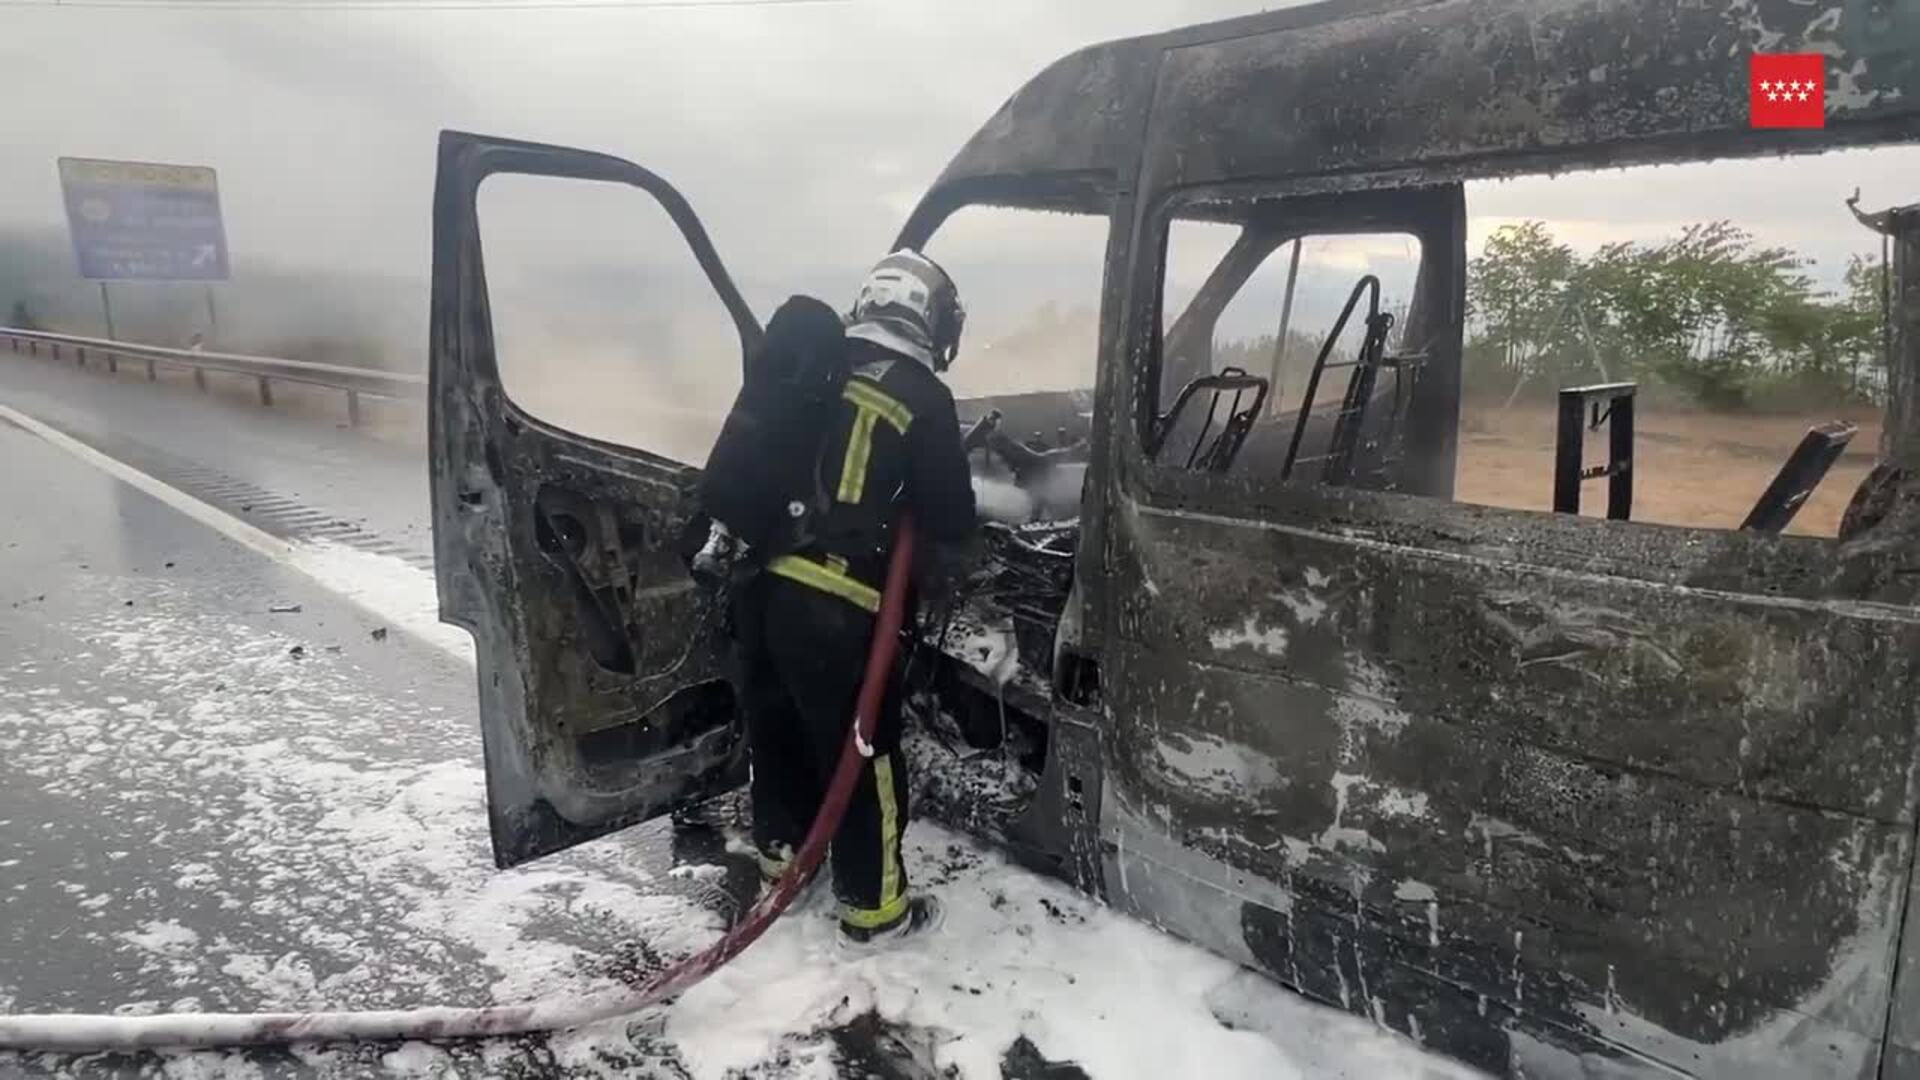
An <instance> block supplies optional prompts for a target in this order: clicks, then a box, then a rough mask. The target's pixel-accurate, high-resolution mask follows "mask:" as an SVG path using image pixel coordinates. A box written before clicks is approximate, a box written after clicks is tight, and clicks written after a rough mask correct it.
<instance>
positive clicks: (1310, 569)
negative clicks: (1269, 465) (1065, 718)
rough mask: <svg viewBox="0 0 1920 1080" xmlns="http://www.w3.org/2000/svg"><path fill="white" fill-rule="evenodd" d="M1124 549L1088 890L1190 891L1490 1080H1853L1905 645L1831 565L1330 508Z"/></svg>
mask: <svg viewBox="0 0 1920 1080" xmlns="http://www.w3.org/2000/svg"><path fill="white" fill-rule="evenodd" d="M1282 522H1285V524H1282ZM1123 524H1124V525H1125V526H1126V535H1125V538H1124V540H1123V542H1122V543H1121V544H1120V552H1121V563H1120V565H1121V567H1122V569H1121V570H1120V573H1119V579H1120V581H1121V583H1122V587H1121V588H1120V589H1119V590H1118V592H1119V594H1120V595H1121V596H1123V597H1126V599H1123V600H1122V601H1121V608H1120V611H1119V613H1118V625H1119V627H1120V629H1121V634H1120V636H1121V638H1122V645H1121V648H1120V649H1119V650H1118V655H1117V658H1116V667H1117V669H1118V674H1117V676H1116V677H1115V678H1113V679H1111V680H1110V684H1109V685H1110V686H1111V688H1112V689H1111V691H1110V693H1111V694H1112V695H1113V715H1114V718H1115V731H1114V732H1113V734H1112V744H1113V746H1114V747H1115V748H1116V749H1115V753H1114V754H1113V755H1112V767H1111V768H1110V771H1109V773H1108V776H1107V786H1106V790H1107V793H1108V809H1109V811H1110V814H1103V820H1106V821H1108V822H1109V824H1110V825H1111V826H1112V827H1113V828H1114V830H1115V832H1114V835H1112V836H1111V837H1110V839H1111V840H1112V841H1113V843H1112V845H1111V847H1112V848H1113V849H1114V850H1116V851H1117V852H1119V858H1118V860H1117V862H1116V867H1115V871H1116V872H1115V874H1114V875H1112V876H1110V878H1109V883H1108V884H1109V889H1110V890H1114V888H1115V885H1116V881H1115V878H1117V879H1118V883H1121V884H1122V890H1121V891H1124V883H1125V882H1126V881H1128V880H1132V881H1135V882H1141V881H1146V882H1147V883H1148V884H1147V886H1145V887H1147V888H1152V887H1154V886H1155V883H1156V879H1164V878H1165V877H1166V876H1167V874H1169V873H1177V874H1178V875H1180V876H1183V877H1185V878H1187V879H1189V880H1194V881H1201V882H1211V885H1207V886H1204V887H1203V888H1202V891H1209V890H1210V891H1211V892H1213V893H1216V894H1219V895H1218V896H1216V898H1215V899H1214V901H1213V904H1214V906H1215V908H1216V909H1220V908H1221V906H1222V905H1225V910H1228V911H1233V912H1238V913H1239V914H1240V918H1239V920H1238V925H1227V926H1226V927H1225V928H1224V929H1222V928H1221V926H1222V924H1223V923H1225V922H1227V920H1226V919H1225V917H1224V916H1222V915H1221V914H1219V911H1218V910H1216V913H1215V914H1214V915H1213V916H1212V918H1211V922H1210V925H1211V926H1213V927H1214V929H1213V933H1214V934H1215V935H1216V936H1218V937H1221V938H1224V939H1227V940H1226V941H1225V942H1224V943H1216V944H1218V946H1219V947H1223V948H1230V949H1234V950H1237V951H1240V952H1242V953H1243V954H1244V955H1246V956H1247V957H1248V958H1249V959H1250V961H1251V962H1254V963H1257V964H1259V965H1260V966H1262V967H1265V968H1266V969H1268V970H1270V971H1272V972H1274V973H1275V974H1277V975H1279V976H1280V977H1282V978H1283V979H1287V980H1289V981H1291V982H1293V983H1295V985H1298V986H1300V987H1301V988H1302V989H1304V990H1307V991H1308V992H1310V993H1313V994H1315V995H1317V996H1320V997H1322V998H1325V999H1327V1000H1329V1001H1332V1002H1334V1003H1337V1004H1343V1005H1345V1006H1347V1007H1349V1008H1351V1009H1353V1010H1354V1011H1356V1012H1361V1013H1365V1014H1369V1015H1374V1016H1376V1017H1378V1018H1382V1019H1383V1020H1384V1022H1386V1023H1388V1024H1389V1026H1392V1027H1394V1028H1396V1029H1398V1030H1401V1031H1403V1032H1407V1033H1410V1034H1422V1033H1424V1034H1425V1036H1426V1037H1427V1038H1428V1040H1429V1042H1430V1044H1433V1043H1434V1040H1435V1033H1436V1032H1450V1033H1451V1034H1450V1035H1448V1036H1447V1037H1446V1038H1447V1039H1448V1040H1449V1041H1448V1042H1441V1043H1438V1045H1440V1046H1441V1047H1442V1048H1443V1049H1447V1050H1448V1051H1449V1052H1451V1053H1455V1054H1459V1055H1461V1056H1467V1057H1469V1058H1471V1059H1474V1060H1475V1062H1476V1063H1477V1064H1480V1065H1483V1066H1486V1067H1489V1068H1496V1069H1502V1070H1505V1069H1509V1068H1513V1067H1515V1063H1516V1062H1519V1063H1524V1062H1527V1061H1533V1062H1536V1063H1537V1062H1540V1061H1544V1060H1548V1059H1554V1058H1555V1055H1560V1054H1576V1055H1578V1054H1586V1055H1593V1056H1598V1057H1605V1058H1613V1057H1621V1058H1624V1059H1626V1060H1628V1061H1631V1060H1634V1059H1637V1058H1640V1057H1642V1056H1644V1057H1645V1058H1647V1059H1651V1060H1655V1061H1659V1062H1663V1063H1665V1064H1667V1065H1672V1066H1678V1067H1682V1068H1688V1069H1693V1070H1698V1071H1699V1072H1700V1073H1702V1074H1708V1075H1756V1076H1759V1075H1765V1076H1775V1075H1779V1076H1789V1075H1790V1076H1807V1075H1820V1076H1848V1077H1852V1076H1867V1075H1872V1070H1873V1069H1874V1067H1875V1065H1876V1062H1877V1060H1878V1046H1879V1041H1880V1035H1881V1032H1882V1029H1883V1027H1884V1024H1885V1021H1886V1010H1887V1001H1888V992H1889V986H1890V982H1891V972H1892V964H1893V958H1894V953H1895V947H1896V943H1897V937H1898V929H1899V912H1900V909H1901V904H1902V903H1903V900H1904V892H1903V885H1904V882H1905V881H1906V878H1907V873H1908V868H1909V865H1910V861H1911V858H1912V836H1913V829H1914V814H1913V794H1912V790H1913V787H1912V781H1913V778H1914V775H1915V764H1914V763H1915V751H1916V745H1915V741H1916V740H1915V720H1916V711H1917V706H1916V701H1920V618H1916V616H1915V613H1914V612H1913V611H1912V610H1911V609H1910V608H1904V607H1900V606H1894V605H1885V604H1879V603H1874V602H1872V598H1871V597H1856V596H1844V597H1843V596H1833V595H1828V594H1827V593H1826V591H1825V587H1824V586H1823V585H1822V584H1821V583H1822V582H1825V581H1832V580H1835V575H1836V573H1837V571H1838V568H1839V566H1838V559H1839V555H1838V553H1837V550H1836V548H1835V547H1834V546H1833V545H1830V544H1826V543H1823V542H1818V541H1810V540H1799V539H1792V538H1785V539H1782V538H1767V537H1756V536H1752V535H1742V534H1735V533H1721V534H1706V533H1699V532H1694V531H1691V530H1680V529H1670V528H1663V527H1658V526H1643V525H1630V524H1602V523H1599V522H1592V521H1577V520H1574V519H1570V518H1556V517H1549V516H1546V515H1535V514H1526V513H1521V512H1512V511H1495V510H1486V509H1481V508H1467V507H1453V506H1450V505H1447V504H1444V503H1439V502H1428V501H1424V500H1418V501H1416V500H1409V499H1395V498H1394V497H1391V496H1380V495H1367V494H1337V493H1330V492H1317V491H1293V492H1285V493H1281V494H1278V495H1276V496H1275V498H1274V501H1273V502H1272V503H1271V504H1270V506H1269V507H1267V508H1264V509H1263V510H1261V511H1260V512H1259V513H1258V514H1257V516H1255V517H1248V518H1230V517H1225V516H1219V515H1208V514H1200V513H1182V512H1179V511H1152V510H1149V511H1144V512H1142V513H1140V514H1137V515H1130V516H1128V518H1127V519H1126V520H1125V521H1124V522H1123ZM1128 578H1135V580H1137V581H1138V582H1139V583H1140V586H1141V587H1139V588H1128V587H1125V582H1126V580H1127V579H1128ZM1127 823H1130V824H1127ZM1128 829H1130V830H1131V831H1132V832H1133V834H1134V835H1131V836H1129V835H1121V833H1123V832H1125V831H1127V830H1128ZM1150 836H1158V837H1160V838H1162V839H1163V840H1167V841H1171V842H1176V843H1178V844H1181V845H1183V846H1184V847H1185V849H1186V855H1185V856H1184V857H1186V858H1189V859H1196V860H1197V864H1198V865H1199V866H1201V867H1202V869H1200V870H1195V869H1194V868H1193V867H1188V868H1185V869H1181V868H1177V867H1176V868H1171V869H1169V868H1167V867H1165V866H1163V865H1160V864H1161V863H1164V862H1165V861H1166V860H1153V859H1148V858H1143V857H1141V856H1140V855H1139V854H1138V853H1139V852H1140V851H1141V850H1142V849H1143V847H1144V846H1145V844H1146V843H1147V842H1148V841H1147V840H1146V839H1145V838H1147V837H1150ZM1129 847H1131V848H1132V849H1133V851H1134V853H1135V854H1134V855H1132V856H1128V855H1127V851H1128V848H1129ZM1206 867H1211V869H1210V870H1209V869H1205V868H1206ZM1256 884H1257V887H1256ZM1267 889H1278V890H1281V891H1282V892H1283V893H1284V898H1283V900H1281V901H1280V902H1277V903H1276V902H1271V901H1269V902H1259V897H1260V896H1262V895H1263V890H1267ZM1116 903H1120V904H1122V906H1134V907H1151V906H1152V905H1151V904H1139V903H1134V904H1130V903H1129V902H1128V901H1127V900H1126V899H1124V898H1121V897H1116ZM1500 1029H1513V1034H1512V1035H1511V1037H1510V1038H1509V1037H1508V1036H1507V1035H1500V1034H1498V1032H1499V1030H1500ZM1569 1060H1571V1059H1569ZM1547 1074H1548V1075H1552V1073H1547ZM1529 1075H1532V1073H1529Z"/></svg>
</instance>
